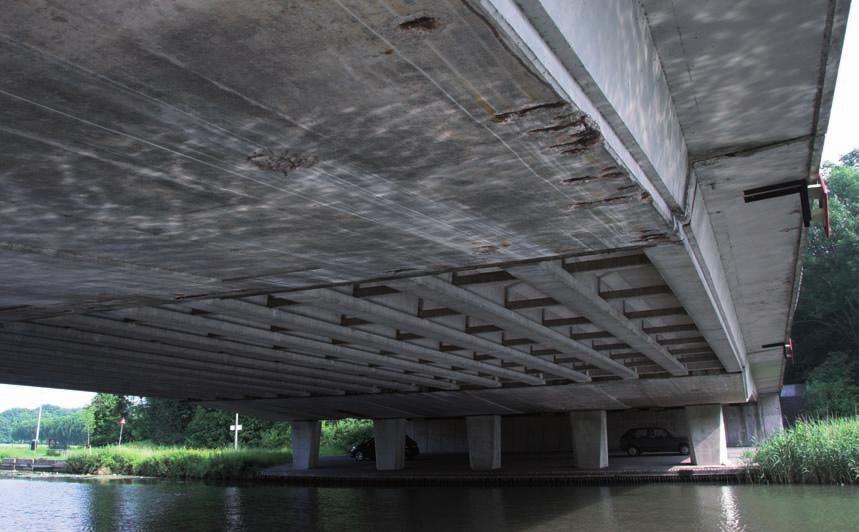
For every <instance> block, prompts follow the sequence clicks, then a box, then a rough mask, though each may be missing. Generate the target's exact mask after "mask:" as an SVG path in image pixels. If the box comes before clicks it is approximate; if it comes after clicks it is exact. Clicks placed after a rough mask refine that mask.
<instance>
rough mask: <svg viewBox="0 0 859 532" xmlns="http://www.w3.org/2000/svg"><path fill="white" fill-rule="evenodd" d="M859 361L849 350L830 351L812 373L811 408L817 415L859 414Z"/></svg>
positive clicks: (810, 385) (809, 400)
mask: <svg viewBox="0 0 859 532" xmlns="http://www.w3.org/2000/svg"><path fill="white" fill-rule="evenodd" d="M857 374H859V362H857V361H856V360H855V359H853V358H851V357H850V356H848V355H847V354H845V353H841V352H834V353H829V354H828V355H827V357H826V361H825V362H824V363H823V364H821V365H820V366H818V367H816V368H814V370H813V371H812V372H811V373H810V374H809V376H808V391H807V395H806V397H807V399H808V410H809V412H811V413H812V415H815V416H833V417H842V416H853V415H856V414H857V413H859V386H857V385H856V376H857Z"/></svg>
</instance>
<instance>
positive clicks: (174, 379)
mask: <svg viewBox="0 0 859 532" xmlns="http://www.w3.org/2000/svg"><path fill="white" fill-rule="evenodd" d="M20 352H21V354H23V355H24V357H23V358H24V359H23V360H18V359H17V357H16V358H15V359H11V360H10V359H9V358H7V360H5V361H3V363H2V365H3V366H5V367H6V368H18V369H22V370H23V369H30V370H32V368H33V367H34V363H35V362H36V361H38V367H39V371H40V373H43V374H44V375H55V376H58V375H67V376H68V377H79V376H82V375H95V376H101V377H108V378H111V379H112V378H115V377H120V376H123V375H129V374H131V375H134V377H135V378H136V379H141V378H142V379H144V380H155V381H159V382H160V383H164V384H168V383H169V384H171V385H173V386H177V387H180V388H181V387H185V386H187V387H190V388H196V389H198V390H202V391H206V390H211V391H212V392H215V391H219V390H225V391H232V392H235V393H239V394H244V395H249V394H252V393H254V394H262V395H264V396H265V395H268V396H271V397H287V396H293V397H309V396H310V393H309V392H305V391H299V390H291V389H288V388H282V389H276V388H273V387H265V386H258V385H250V384H242V383H237V382H231V381H229V380H218V379H213V378H211V377H206V378H205V379H201V380H195V379H194V378H193V375H182V374H176V373H171V372H166V371H164V368H163V367H158V366H153V365H147V364H137V363H128V364H127V367H128V368H133V370H132V371H126V370H124V369H123V368H121V367H120V366H119V365H118V364H116V363H114V364H112V365H106V364H103V363H99V362H90V363H82V362H78V363H77V365H76V368H75V370H74V371H69V367H68V365H65V364H63V363H62V362H60V361H56V360H57V357H58V356H59V355H60V354H61V353H57V352H55V353H50V352H48V353H45V354H40V353H34V352H25V351H24V350H21V351H20ZM13 355H14V353H13ZM6 356H7V357H10V355H9V354H8V353H6ZM189 377H190V378H189ZM126 393H128V392H126Z"/></svg>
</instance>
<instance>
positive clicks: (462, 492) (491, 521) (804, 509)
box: [0, 477, 859, 532]
mask: <svg viewBox="0 0 859 532" xmlns="http://www.w3.org/2000/svg"><path fill="white" fill-rule="evenodd" d="M0 530H4V531H5V530H9V531H21V530H36V531H53V530H58V531H71V530H96V531H102V530H105V531H108V530H110V531H112V530H133V531H134V530H141V531H149V530H158V531H161V530H163V531H168V530H169V531H196V530H200V531H203V530H205V531H219V530H230V531H232V530H236V531H244V530H248V531H257V530H262V531H266V530H284V531H291V532H297V531H303V530H319V531H362V530H367V531H370V530H372V531H386V530H402V531H409V532H415V531H433V532H437V531H456V530H469V531H472V530H473V531H483V530H487V531H501V530H514V531H525V530H552V531H554V530H559V531H560V530H592V531H615V530H617V531H635V532H649V531H660V532H665V531H675V530H676V531H683V532H690V531H719V532H734V531H744V532H745V531H748V532H752V531H776V532H809V531H811V532H828V531H832V532H849V531H859V489H857V488H850V487H837V486H756V485H717V484H691V483H682V484H679V483H678V484H630V485H612V486H581V487H567V486H556V487H551V486H549V487H498V488H472V487H461V488H451V487H415V488H368V487H357V488H352V487H349V488H345V487H344V488H333V487H305V486H282V485H271V484H262V485H260V484H256V485H254V484H243V485H221V484H206V483H202V482H175V481H149V480H131V481H127V480H126V481H122V480H79V479H56V480H44V479H26V478H8V477H7V478H0Z"/></svg>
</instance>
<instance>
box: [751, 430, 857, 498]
mask: <svg viewBox="0 0 859 532" xmlns="http://www.w3.org/2000/svg"><path fill="white" fill-rule="evenodd" d="M753 462H754V463H755V464H757V465H758V466H759V469H758V471H759V474H760V479H761V480H763V481H767V482H772V483H779V484H803V483H804V484H859V416H853V417H849V418H836V419H821V420H801V421H798V422H797V423H796V424H795V425H794V426H793V427H791V428H789V429H787V430H785V431H783V432H781V433H779V434H777V435H775V436H773V437H772V438H770V439H768V440H766V441H763V442H761V443H760V445H759V446H758V448H757V451H756V452H755V453H754V457H753Z"/></svg>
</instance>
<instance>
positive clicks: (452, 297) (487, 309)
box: [387, 272, 636, 382]
mask: <svg viewBox="0 0 859 532" xmlns="http://www.w3.org/2000/svg"><path fill="white" fill-rule="evenodd" d="M511 273H512V272H511ZM387 284H388V285H389V286H393V287H394V288H397V289H400V290H403V291H406V292H410V293H412V294H415V295H418V296H420V297H423V298H426V299H430V300H432V301H435V302H437V303H443V304H445V305H447V306H449V307H452V308H454V309H456V310H459V311H460V312H462V313H464V314H467V315H469V316H474V317H476V318H480V319H483V320H486V321H488V322H490V323H496V324H498V325H500V326H501V327H502V328H504V329H505V330H507V331H510V332H514V333H516V334H521V335H522V336H526V337H529V338H534V339H535V340H539V341H540V342H541V343H545V344H546V345H548V346H552V347H554V348H555V349H558V350H559V351H561V352H562V353H568V354H571V355H574V356H575V357H576V358H578V359H579V360H582V361H584V362H588V363H590V364H593V365H594V366H596V367H598V368H602V369H604V370H606V371H608V372H609V373H612V374H614V375H617V376H619V377H623V378H625V379H634V378H636V374H635V371H633V370H631V369H629V368H627V367H626V366H624V365H623V364H621V363H619V362H615V361H614V360H612V359H611V358H609V357H607V356H605V355H603V354H601V353H599V352H597V351H595V350H593V349H591V348H590V347H588V346H586V345H585V344H583V343H581V342H579V341H576V340H573V339H572V338H570V337H569V336H566V335H564V334H561V333H559V332H558V331H556V330H554V329H550V328H549V327H545V326H543V325H542V324H540V323H537V322H535V321H533V320H531V319H529V318H527V317H525V316H524V315H522V314H520V313H518V312H515V311H513V310H510V309H508V308H506V307H504V306H503V305H499V304H498V303H496V302H494V301H491V300H489V299H487V298H485V297H482V296H480V295H479V294H476V293H474V292H471V291H469V290H467V289H465V288H460V287H458V286H455V285H453V284H451V283H449V282H447V281H444V280H442V279H439V278H438V277H434V276H428V277H415V278H413V279H409V280H402V281H393V282H389V283H387ZM543 293H545V294H552V296H553V297H554V296H555V295H556V294H555V293H554V292H545V291H544V292H543ZM556 299H557V298H556ZM583 315H584V314H583ZM585 316H586V317H588V316H587V315H585ZM571 371H575V370H571ZM575 373H576V374H578V376H577V377H576V378H572V376H570V378H571V380H574V381H576V382H588V381H590V377H588V376H587V375H585V374H584V373H581V372H575Z"/></svg>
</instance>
